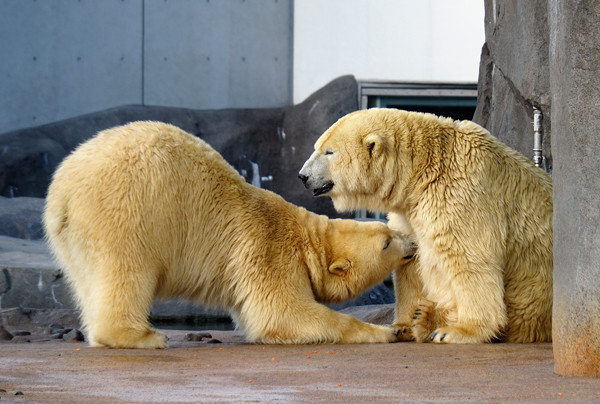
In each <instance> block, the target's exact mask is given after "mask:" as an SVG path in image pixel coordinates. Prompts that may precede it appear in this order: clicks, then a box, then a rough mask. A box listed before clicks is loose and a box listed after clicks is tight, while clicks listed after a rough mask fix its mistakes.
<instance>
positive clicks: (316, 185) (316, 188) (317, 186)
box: [298, 173, 334, 196]
mask: <svg viewBox="0 0 600 404" xmlns="http://www.w3.org/2000/svg"><path fill="white" fill-rule="evenodd" d="M298 178H300V180H301V181H302V183H303V184H304V187H305V188H306V189H311V190H312V192H313V196H320V195H325V194H326V193H328V192H329V191H331V189H332V188H333V185H334V183H333V181H324V180H322V181H318V182H316V181H311V178H310V177H309V176H307V175H304V174H302V173H300V174H298Z"/></svg>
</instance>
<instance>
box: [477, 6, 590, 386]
mask: <svg viewBox="0 0 600 404" xmlns="http://www.w3.org/2000/svg"><path fill="white" fill-rule="evenodd" d="M599 15H600V2H597V1H595V0H570V1H567V0H553V1H547V0H528V1H517V0H485V31H486V43H485V45H484V47H483V50H482V55H481V64H480V76H479V90H478V91H479V99H478V106H477V110H476V112H475V117H474V120H475V121H476V122H478V123H479V124H481V125H483V126H484V127H486V128H487V129H488V130H490V132H492V133H493V134H494V135H495V136H497V137H498V138H499V139H500V140H502V141H503V142H505V143H506V144H508V145H509V146H511V147H513V148H515V149H517V150H519V151H520V152H521V153H523V154H524V155H525V156H527V157H529V158H531V157H532V155H533V152H532V149H533V127H532V121H533V107H534V106H535V107H538V108H539V109H540V110H541V111H542V113H543V132H544V138H543V155H544V157H545V168H546V169H547V170H548V171H549V172H551V173H552V175H553V182H554V312H553V349H554V357H555V372H557V373H559V374H562V375H573V376H594V377H600V365H599V364H600V234H599V232H598V228H599V224H600V213H599V212H600V198H599V196H600V142H598V139H597V137H598V135H597V132H598V128H600V92H599V91H598V89H599V88H600V60H599V59H600V30H599V27H600V25H599V23H598V16H599Z"/></svg>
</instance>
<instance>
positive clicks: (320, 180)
mask: <svg viewBox="0 0 600 404" xmlns="http://www.w3.org/2000/svg"><path fill="white" fill-rule="evenodd" d="M324 171H326V169H325V165H324V163H323V162H322V161H321V159H319V155H317V154H313V155H312V156H311V157H310V158H309V159H308V160H307V161H306V163H304V166H303V167H302V169H301V170H300V172H299V173H298V178H300V180H301V181H302V183H303V184H304V187H305V188H306V189H310V190H312V192H313V196H320V195H325V194H327V193H328V192H329V191H331V190H332V189H333V186H334V182H333V181H332V180H330V179H328V178H326V176H325V175H324V174H323V173H324Z"/></svg>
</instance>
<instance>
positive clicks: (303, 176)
mask: <svg viewBox="0 0 600 404" xmlns="http://www.w3.org/2000/svg"><path fill="white" fill-rule="evenodd" d="M298 178H300V180H302V182H303V183H305V184H306V181H308V176H307V175H304V174H302V173H300V174H298Z"/></svg>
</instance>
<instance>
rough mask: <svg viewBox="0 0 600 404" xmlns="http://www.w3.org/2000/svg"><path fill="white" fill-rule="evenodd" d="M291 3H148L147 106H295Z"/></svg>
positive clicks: (171, 0) (153, 0) (242, 0)
mask: <svg viewBox="0 0 600 404" xmlns="http://www.w3.org/2000/svg"><path fill="white" fill-rule="evenodd" d="M292 8H293V7H292V4H291V0H247V1H246V0H228V1H214V0H213V1H210V0H202V1H181V0H146V1H145V13H144V15H145V43H144V53H145V61H146V64H145V68H144V82H145V88H144V94H145V95H144V97H145V100H144V101H145V103H146V104H147V105H165V106H176V107H187V108H268V107H281V106H287V105H290V104H291V102H292V89H291V87H292V84H291V83H292V46H291V41H292V30H291V26H292Z"/></svg>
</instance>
